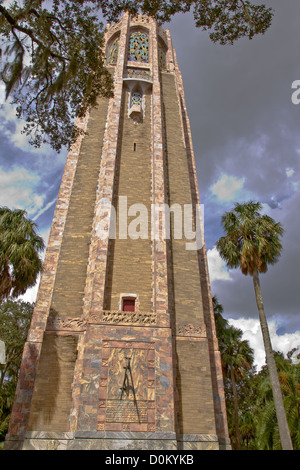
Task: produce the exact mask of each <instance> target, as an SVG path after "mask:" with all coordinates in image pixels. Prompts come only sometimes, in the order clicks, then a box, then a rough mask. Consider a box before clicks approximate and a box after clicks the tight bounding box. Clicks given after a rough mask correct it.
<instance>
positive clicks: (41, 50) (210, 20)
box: [0, 0, 273, 151]
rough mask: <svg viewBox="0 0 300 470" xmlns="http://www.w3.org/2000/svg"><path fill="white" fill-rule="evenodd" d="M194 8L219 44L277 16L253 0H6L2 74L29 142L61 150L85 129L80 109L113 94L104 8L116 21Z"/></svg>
mask: <svg viewBox="0 0 300 470" xmlns="http://www.w3.org/2000/svg"><path fill="white" fill-rule="evenodd" d="M191 9H192V10H193V14H194V19H195V25H196V26H197V27H200V28H202V29H205V30H206V29H207V30H209V31H210V33H209V34H210V38H211V40H212V41H214V42H217V43H220V44H232V43H233V42H234V41H236V40H237V39H239V38H241V37H248V38H249V39H252V38H253V37H254V36H255V35H256V34H263V33H265V31H266V30H267V29H268V28H269V26H270V25H271V21H272V16H273V12H272V9H271V8H266V7H265V6H264V5H252V4H251V3H250V1H249V0H184V1H180V0H168V1H162V0H140V1H131V0H123V1H117V0H107V1H106V0H89V1H85V0H72V1H71V0H47V1H46V0H44V1H43V0H23V1H18V2H17V1H12V2H11V3H7V2H4V0H0V40H1V49H0V53H1V55H2V63H3V66H2V71H1V78H2V80H3V81H4V83H5V85H6V96H7V97H8V96H11V97H12V100H13V101H12V102H13V103H14V104H16V105H17V116H18V117H19V118H22V119H24V120H25V121H26V125H25V128H24V132H25V133H26V134H27V135H28V136H30V143H31V144H32V145H34V146H35V147H40V145H41V144H42V143H49V144H50V145H51V146H52V147H53V148H54V149H55V150H56V151H60V150H61V148H62V147H63V146H68V145H69V144H70V143H72V142H73V141H74V140H75V138H76V137H77V136H78V134H79V133H80V132H82V131H80V130H79V129H78V128H77V127H74V120H75V117H76V116H79V117H82V116H83V115H84V114H85V113H86V112H87V110H88V109H89V108H90V107H91V106H95V105H96V102H97V97H98V96H105V97H111V96H112V77H111V74H110V73H109V71H108V70H107V69H106V67H105V53H104V51H103V49H102V46H103V29H104V27H103V24H102V23H101V21H100V15H102V16H103V17H104V19H105V20H106V21H109V22H114V21H117V20H118V19H119V18H120V16H121V15H122V13H123V12H124V11H128V12H129V13H130V14H132V15H136V14H138V13H140V12H141V13H144V14H147V15H150V16H153V17H155V18H156V19H157V20H158V21H160V22H162V23H163V22H167V21H170V19H171V18H172V16H173V15H174V14H175V13H178V12H188V11H190V10H191Z"/></svg>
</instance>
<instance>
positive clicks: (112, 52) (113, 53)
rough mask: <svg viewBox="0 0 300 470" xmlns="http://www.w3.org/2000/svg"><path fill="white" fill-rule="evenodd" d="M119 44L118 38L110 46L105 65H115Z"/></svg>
mask: <svg viewBox="0 0 300 470" xmlns="http://www.w3.org/2000/svg"><path fill="white" fill-rule="evenodd" d="M119 42H120V38H119V37H118V38H116V39H115V40H114V41H113V43H112V44H111V45H110V47H109V50H108V55H107V63H108V64H110V65H116V63H117V60H118V53H119Z"/></svg>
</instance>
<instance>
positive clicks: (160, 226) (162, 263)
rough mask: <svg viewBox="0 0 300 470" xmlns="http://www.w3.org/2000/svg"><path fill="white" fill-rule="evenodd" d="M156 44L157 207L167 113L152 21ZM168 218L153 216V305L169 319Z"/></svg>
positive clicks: (154, 170) (154, 150) (154, 191)
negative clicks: (166, 231)
mask: <svg viewBox="0 0 300 470" xmlns="http://www.w3.org/2000/svg"><path fill="white" fill-rule="evenodd" d="M150 35H151V44H152V79H153V94H152V204H153V205H155V206H156V207H157V206H159V205H162V206H163V205H164V204H165V203H166V191H165V164H164V145H163V116H162V99H161V85H160V71H159V63H158V48H157V40H158V31H157V23H156V22H155V21H154V20H152V21H151V30H150ZM165 227H166V218H165V214H164V212H163V211H161V212H158V213H155V212H153V217H152V266H153V308H154V311H155V312H157V313H158V314H159V315H160V316H165V317H166V322H167V321H168V324H169V325H170V323H169V319H167V318H168V315H166V314H167V313H169V305H168V276H167V269H168V266H167V244H166V240H165V237H164V228H165Z"/></svg>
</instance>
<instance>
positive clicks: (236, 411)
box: [230, 367, 241, 450]
mask: <svg viewBox="0 0 300 470" xmlns="http://www.w3.org/2000/svg"><path fill="white" fill-rule="evenodd" d="M230 374H231V384H232V392H233V409H234V427H235V440H236V448H237V450H241V435H240V429H239V406H238V398H237V391H236V383H235V378H234V370H233V368H232V367H231V368H230Z"/></svg>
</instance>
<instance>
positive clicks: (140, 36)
mask: <svg viewBox="0 0 300 470" xmlns="http://www.w3.org/2000/svg"><path fill="white" fill-rule="evenodd" d="M128 60H129V61H133V62H149V38H148V35H147V34H146V33H142V32H141V31H136V32H134V33H132V34H131V35H130V38H129V52H128Z"/></svg>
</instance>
